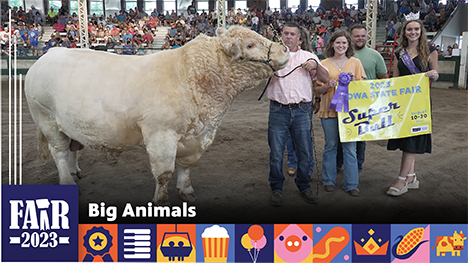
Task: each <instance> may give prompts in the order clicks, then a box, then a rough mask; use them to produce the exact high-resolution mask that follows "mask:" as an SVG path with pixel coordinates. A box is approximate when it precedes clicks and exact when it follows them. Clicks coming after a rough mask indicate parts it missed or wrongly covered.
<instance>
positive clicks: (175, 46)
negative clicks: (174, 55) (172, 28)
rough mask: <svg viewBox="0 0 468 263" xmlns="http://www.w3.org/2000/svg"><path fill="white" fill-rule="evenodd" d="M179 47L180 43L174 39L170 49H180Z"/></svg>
mask: <svg viewBox="0 0 468 263" xmlns="http://www.w3.org/2000/svg"><path fill="white" fill-rule="evenodd" d="M181 46H182V44H181V43H180V39H176V40H175V41H174V44H173V45H172V49H176V48H180V47H181Z"/></svg>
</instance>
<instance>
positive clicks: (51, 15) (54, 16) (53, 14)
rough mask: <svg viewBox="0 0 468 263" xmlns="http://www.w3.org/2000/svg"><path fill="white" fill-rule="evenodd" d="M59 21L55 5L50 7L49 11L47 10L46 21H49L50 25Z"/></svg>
mask: <svg viewBox="0 0 468 263" xmlns="http://www.w3.org/2000/svg"><path fill="white" fill-rule="evenodd" d="M56 21H57V12H56V11H55V10H54V8H53V7H51V8H50V10H49V12H47V17H46V22H48V23H49V25H50V26H53V25H54V24H55V23H56Z"/></svg>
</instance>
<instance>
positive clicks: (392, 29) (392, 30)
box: [385, 21, 395, 40]
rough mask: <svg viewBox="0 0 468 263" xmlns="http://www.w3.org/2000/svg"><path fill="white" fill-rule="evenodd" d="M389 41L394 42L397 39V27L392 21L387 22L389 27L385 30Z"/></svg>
mask: <svg viewBox="0 0 468 263" xmlns="http://www.w3.org/2000/svg"><path fill="white" fill-rule="evenodd" d="M385 30H386V31H387V32H386V34H385V35H386V36H387V40H393V38H394V37H395V27H394V26H393V23H392V21H387V27H386V28H385Z"/></svg>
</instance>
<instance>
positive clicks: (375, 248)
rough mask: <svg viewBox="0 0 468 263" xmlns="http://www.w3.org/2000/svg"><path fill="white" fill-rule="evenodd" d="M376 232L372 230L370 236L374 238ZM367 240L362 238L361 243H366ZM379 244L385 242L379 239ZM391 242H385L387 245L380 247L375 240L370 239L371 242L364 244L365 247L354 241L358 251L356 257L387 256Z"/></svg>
mask: <svg viewBox="0 0 468 263" xmlns="http://www.w3.org/2000/svg"><path fill="white" fill-rule="evenodd" d="M374 233H375V232H374V230H372V229H370V230H369V234H370V235H371V236H372V235H373V234H374ZM364 241H365V239H364V238H362V239H361V242H363V243H364ZM378 241H379V243H382V241H383V240H381V239H380V238H379V240H378ZM388 243H389V241H387V242H385V244H382V245H379V244H378V243H377V242H376V241H375V240H374V238H372V237H370V238H369V240H367V242H366V243H365V244H364V246H361V245H359V244H358V243H357V242H356V241H354V246H355V249H356V255H374V256H375V255H386V254H387V248H388Z"/></svg>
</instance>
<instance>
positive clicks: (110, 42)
mask: <svg viewBox="0 0 468 263" xmlns="http://www.w3.org/2000/svg"><path fill="white" fill-rule="evenodd" d="M114 46H115V43H114V40H112V38H110V37H109V38H108V39H107V42H106V48H107V49H112V48H114Z"/></svg>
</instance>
